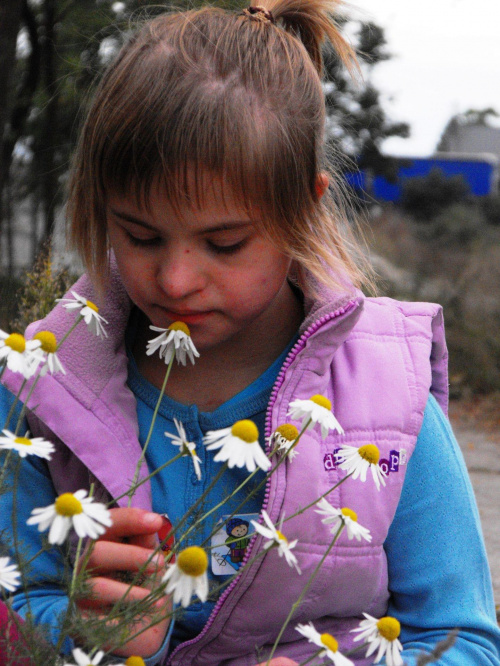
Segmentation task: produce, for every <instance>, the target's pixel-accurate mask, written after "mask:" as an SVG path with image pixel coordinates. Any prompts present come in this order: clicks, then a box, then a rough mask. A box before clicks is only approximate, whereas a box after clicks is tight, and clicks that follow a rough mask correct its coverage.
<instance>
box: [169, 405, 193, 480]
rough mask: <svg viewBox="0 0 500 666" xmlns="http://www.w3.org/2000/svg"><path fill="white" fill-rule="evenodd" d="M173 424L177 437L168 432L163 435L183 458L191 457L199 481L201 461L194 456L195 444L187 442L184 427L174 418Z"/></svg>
mask: <svg viewBox="0 0 500 666" xmlns="http://www.w3.org/2000/svg"><path fill="white" fill-rule="evenodd" d="M174 423H175V427H176V428H177V433H178V434H177V435H172V433H170V432H166V433H165V435H166V436H167V437H170V439H171V440H172V444H173V445H174V446H178V447H179V449H180V451H181V453H182V454H183V455H185V456H191V459H192V461H193V465H194V471H195V473H196V476H197V478H198V481H200V479H201V467H200V463H201V459H200V458H199V457H198V456H197V455H196V444H195V443H194V442H188V441H187V436H186V431H185V430H184V426H183V425H182V423H181V422H180V421H178V420H177V419H176V418H174Z"/></svg>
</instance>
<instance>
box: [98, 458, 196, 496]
mask: <svg viewBox="0 0 500 666" xmlns="http://www.w3.org/2000/svg"><path fill="white" fill-rule="evenodd" d="M183 456H185V454H184V453H178V454H177V455H176V456H174V457H173V458H171V460H167V462H166V463H163V465H160V467H157V468H156V469H155V470H154V471H153V472H151V474H148V475H147V476H145V477H144V478H143V479H141V480H140V481H138V482H137V483H136V484H135V486H132V489H133V490H134V492H135V491H136V490H137V488H139V486H142V485H143V484H144V483H147V482H148V481H149V480H150V479H152V478H153V476H156V475H157V474H159V473H160V472H162V471H163V470H164V469H165V467H168V466H169V465H172V464H173V463H174V462H176V461H177V460H179V458H182V457H183ZM129 494H130V489H129V490H127V491H126V492H125V493H122V494H121V495H118V497H114V498H113V499H112V500H110V501H109V502H108V503H107V505H106V506H110V505H111V504H115V502H118V500H121V498H122V497H125V496H126V495H129Z"/></svg>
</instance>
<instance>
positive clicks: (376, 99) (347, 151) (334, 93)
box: [325, 20, 410, 189]
mask: <svg viewBox="0 0 500 666" xmlns="http://www.w3.org/2000/svg"><path fill="white" fill-rule="evenodd" d="M341 23H343V24H344V25H343V27H344V29H346V28H349V29H351V30H352V29H353V27H354V25H353V22H351V25H349V26H347V25H345V24H346V21H345V20H344V21H341ZM357 26H358V27H357V30H355V32H354V40H353V45H354V47H355V49H356V52H357V55H358V58H359V60H360V63H361V69H362V73H363V79H362V80H361V81H356V80H354V81H353V80H352V79H351V77H350V76H349V74H348V73H347V72H346V71H345V69H344V68H343V67H342V66H341V65H340V63H339V61H338V58H337V57H336V56H335V54H334V53H333V52H331V51H327V53H326V54H325V72H326V81H327V83H326V84H325V92H326V105H327V114H328V125H327V129H328V141H329V143H330V145H331V147H332V148H333V151H334V152H338V151H340V153H341V154H343V155H347V156H348V157H349V158H351V160H352V161H353V162H355V163H356V164H357V166H358V167H359V168H360V169H364V170H365V172H366V174H367V177H368V178H367V181H368V189H370V180H371V178H373V176H375V175H381V176H385V178H387V179H388V180H389V181H390V182H394V181H395V178H396V176H397V170H398V163H397V162H396V160H395V159H393V158H391V157H388V156H386V155H383V154H382V152H381V148H382V144H383V142H384V141H385V140H386V139H388V138H389V137H392V136H399V137H403V138H406V137H408V136H409V135H410V128H409V125H408V124H407V123H403V122H393V121H391V120H390V119H389V118H388V117H387V114H386V112H385V111H384V109H383V106H382V101H381V95H380V92H379V91H378V90H377V89H376V88H375V86H374V85H373V83H372V82H371V78H372V73H373V68H374V67H376V65H378V64H379V63H381V62H383V61H385V60H388V59H390V57H391V55H390V54H389V53H388V52H387V51H386V48H385V47H386V43H387V42H386V39H385V36H384V31H383V29H382V28H380V27H379V26H377V25H375V24H374V23H371V22H369V23H363V22H357Z"/></svg>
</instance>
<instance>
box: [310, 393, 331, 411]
mask: <svg viewBox="0 0 500 666" xmlns="http://www.w3.org/2000/svg"><path fill="white" fill-rule="evenodd" d="M309 400H310V401H311V402H314V403H316V404H317V405H319V406H320V407H324V408H325V409H328V411H329V412H331V411H332V403H331V402H330V401H329V400H328V398H325V396H324V395H313V396H312V398H309Z"/></svg>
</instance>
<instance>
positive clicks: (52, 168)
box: [40, 0, 59, 243]
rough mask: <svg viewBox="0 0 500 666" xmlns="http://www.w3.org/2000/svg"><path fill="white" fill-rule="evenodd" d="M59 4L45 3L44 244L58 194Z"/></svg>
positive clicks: (42, 180) (41, 147) (47, 1)
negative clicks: (56, 27)
mask: <svg viewBox="0 0 500 666" xmlns="http://www.w3.org/2000/svg"><path fill="white" fill-rule="evenodd" d="M56 18H57V17H56V0H45V3H44V40H43V47H42V58H43V71H42V76H43V84H44V87H45V90H46V92H47V97H48V101H47V104H46V107H45V113H44V121H43V129H42V140H41V146H40V158H41V167H42V172H41V184H42V210H43V215H44V220H45V225H44V238H43V240H44V243H46V242H47V241H49V239H50V238H51V236H52V233H53V231H54V223H55V211H56V202H57V190H58V177H57V176H58V174H57V165H56V159H55V152H56V148H55V145H54V134H55V131H54V130H55V129H56V128H57V121H58V115H59V114H58V111H59V93H58V90H57V66H56V34H55V24H56Z"/></svg>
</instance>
